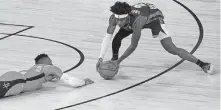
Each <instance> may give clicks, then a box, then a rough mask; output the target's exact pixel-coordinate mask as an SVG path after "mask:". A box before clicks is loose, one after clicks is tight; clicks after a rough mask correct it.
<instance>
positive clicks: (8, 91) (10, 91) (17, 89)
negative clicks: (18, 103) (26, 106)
mask: <svg viewBox="0 0 221 110" xmlns="http://www.w3.org/2000/svg"><path fill="white" fill-rule="evenodd" d="M25 82H26V81H25V79H24V76H23V75H22V74H21V73H19V72H15V71H10V72H7V73H5V74H3V75H1V76H0V98H3V97H6V96H11V95H18V94H20V93H21V92H22V91H23V86H24V83H25Z"/></svg>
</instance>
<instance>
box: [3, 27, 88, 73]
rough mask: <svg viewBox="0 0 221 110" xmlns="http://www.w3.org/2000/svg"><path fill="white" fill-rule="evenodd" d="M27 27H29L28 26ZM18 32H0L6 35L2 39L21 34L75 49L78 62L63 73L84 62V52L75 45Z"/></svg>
mask: <svg viewBox="0 0 221 110" xmlns="http://www.w3.org/2000/svg"><path fill="white" fill-rule="evenodd" d="M31 28H32V27H31ZM28 29H30V28H28ZM26 30H27V29H26ZM22 31H24V30H22ZM19 32H20V31H19ZM19 32H16V33H13V34H6V33H1V34H6V35H7V36H6V37H3V38H2V39H5V38H8V37H10V36H12V35H16V36H22V37H29V38H36V39H43V40H47V41H52V42H55V43H59V44H62V45H65V46H67V47H70V48H72V49H74V50H75V51H77V52H78V54H79V55H80V60H79V62H78V63H77V64H76V65H75V66H73V67H71V68H70V69H68V70H65V71H64V73H67V72H69V71H71V70H73V69H75V68H77V67H78V66H80V65H81V64H82V63H83V62H84V54H83V53H82V52H81V51H80V50H79V49H77V48H75V47H73V46H71V45H69V44H66V43H63V42H60V41H56V40H51V39H46V38H41V37H36V36H31V35H21V34H18V33H19ZM2 39H0V40H2Z"/></svg>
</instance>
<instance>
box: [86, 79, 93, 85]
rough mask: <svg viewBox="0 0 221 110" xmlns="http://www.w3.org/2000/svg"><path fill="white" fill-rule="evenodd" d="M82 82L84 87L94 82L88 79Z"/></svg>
mask: <svg viewBox="0 0 221 110" xmlns="http://www.w3.org/2000/svg"><path fill="white" fill-rule="evenodd" d="M84 81H85V85H89V84H93V83H94V81H92V80H91V79H89V78H86V79H84Z"/></svg>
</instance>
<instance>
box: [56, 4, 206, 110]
mask: <svg viewBox="0 0 221 110" xmlns="http://www.w3.org/2000/svg"><path fill="white" fill-rule="evenodd" d="M173 1H174V2H176V3H178V4H179V5H181V6H182V7H183V8H185V9H186V10H187V11H188V12H189V13H190V14H191V15H192V16H193V17H194V19H195V20H196V22H197V24H198V26H199V39H198V41H197V44H196V45H195V46H194V48H193V49H192V51H191V52H190V53H191V54H193V53H194V52H195V51H196V50H197V49H198V47H199V46H200V44H201V42H202V40H203V26H202V24H201V22H200V20H199V19H198V17H197V16H196V15H195V14H194V13H193V12H192V11H191V10H190V9H189V8H188V7H186V6H185V5H183V4H182V3H180V2H179V1H177V0H173ZM183 61H184V60H183V59H182V60H180V61H179V62H178V63H176V64H175V65H173V66H172V67H170V68H168V69H166V70H165V71H163V72H161V73H159V74H157V75H155V76H153V77H151V78H149V79H147V80H144V81H142V82H140V83H137V84H134V85H132V86H129V87H127V88H125V89H121V90H119V91H116V92H113V93H110V94H107V95H104V96H101V97H97V98H94V99H90V100H87V101H83V102H80V103H77V104H73V105H69V106H65V107H61V108H57V109H55V110H61V109H65V108H70V107H74V106H77V105H81V104H85V103H88V102H92V101H95V100H98V99H102V98H105V97H108V96H111V95H114V94H117V93H120V92H123V91H126V90H128V89H131V88H133V87H136V86H139V85H141V84H143V83H145V82H148V81H150V80H152V79H155V78H157V77H159V76H161V75H163V74H165V73H166V72H168V71H170V70H172V69H173V68H175V67H176V66H178V65H179V64H181V63H182V62H183Z"/></svg>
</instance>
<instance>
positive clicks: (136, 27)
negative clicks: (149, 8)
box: [117, 17, 146, 64]
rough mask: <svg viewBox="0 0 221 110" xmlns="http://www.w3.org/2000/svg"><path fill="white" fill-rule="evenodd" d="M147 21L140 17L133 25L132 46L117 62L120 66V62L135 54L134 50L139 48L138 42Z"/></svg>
mask: <svg viewBox="0 0 221 110" xmlns="http://www.w3.org/2000/svg"><path fill="white" fill-rule="evenodd" d="M145 21H146V18H144V17H140V18H139V19H137V21H135V23H134V24H133V34H132V38H131V44H130V46H129V47H128V48H127V50H126V51H125V52H124V53H123V55H122V56H121V57H120V58H119V59H118V60H117V62H118V64H120V62H122V61H123V60H124V59H125V58H127V57H128V56H129V55H131V53H133V52H134V50H135V49H136V48H137V46H138V42H139V40H140V36H141V30H142V27H143V25H144V24H145Z"/></svg>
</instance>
